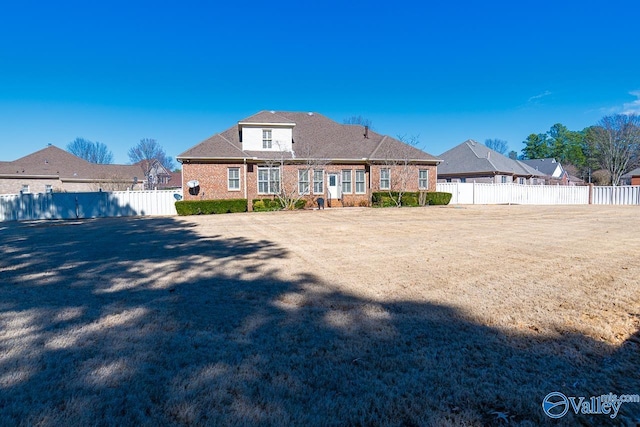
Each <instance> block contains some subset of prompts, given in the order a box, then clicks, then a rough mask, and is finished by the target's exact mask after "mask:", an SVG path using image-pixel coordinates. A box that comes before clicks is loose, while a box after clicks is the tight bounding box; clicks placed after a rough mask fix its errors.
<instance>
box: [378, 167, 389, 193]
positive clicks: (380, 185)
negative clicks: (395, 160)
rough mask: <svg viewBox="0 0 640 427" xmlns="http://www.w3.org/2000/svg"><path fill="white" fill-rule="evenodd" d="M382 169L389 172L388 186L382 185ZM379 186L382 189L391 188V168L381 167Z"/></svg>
mask: <svg viewBox="0 0 640 427" xmlns="http://www.w3.org/2000/svg"><path fill="white" fill-rule="evenodd" d="M382 171H387V172H388V175H387V178H385V181H388V185H387V186H386V187H383V186H382ZM378 187H379V188H380V190H391V168H380V182H379V184H378Z"/></svg>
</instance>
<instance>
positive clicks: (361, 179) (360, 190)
mask: <svg viewBox="0 0 640 427" xmlns="http://www.w3.org/2000/svg"><path fill="white" fill-rule="evenodd" d="M364 193H366V186H365V173H364V169H356V194H364Z"/></svg>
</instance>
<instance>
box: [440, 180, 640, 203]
mask: <svg viewBox="0 0 640 427" xmlns="http://www.w3.org/2000/svg"><path fill="white" fill-rule="evenodd" d="M437 189H438V191H442V192H446V193H451V195H452V197H451V204H454V205H455V204H458V205H473V204H476V205H499V204H514V205H586V204H590V203H591V204H597V205H640V186H619V187H595V186H593V187H588V186H571V185H522V184H479V183H462V182H461V183H457V182H439V183H438V185H437ZM590 189H591V190H590ZM590 191H591V192H592V193H591V198H590V194H589V192H590Z"/></svg>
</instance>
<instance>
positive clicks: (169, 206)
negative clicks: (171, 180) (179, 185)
mask: <svg viewBox="0 0 640 427" xmlns="http://www.w3.org/2000/svg"><path fill="white" fill-rule="evenodd" d="M181 198H182V190H150V191H114V192H91V193H48V194H30V193H27V194H3V195H0V221H22V220H34V219H73V218H98V217H112V216H145V215H150V216H156V215H176V207H175V202H176V200H179V199H181Z"/></svg>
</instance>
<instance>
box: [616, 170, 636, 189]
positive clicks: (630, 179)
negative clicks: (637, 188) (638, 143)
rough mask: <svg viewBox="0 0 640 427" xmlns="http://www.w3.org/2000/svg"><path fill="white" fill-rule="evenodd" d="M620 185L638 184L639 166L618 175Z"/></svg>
mask: <svg viewBox="0 0 640 427" xmlns="http://www.w3.org/2000/svg"><path fill="white" fill-rule="evenodd" d="M620 184H621V185H640V168H636V169H634V170H632V171H630V172H627V173H625V174H624V175H622V176H621V177H620Z"/></svg>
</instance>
